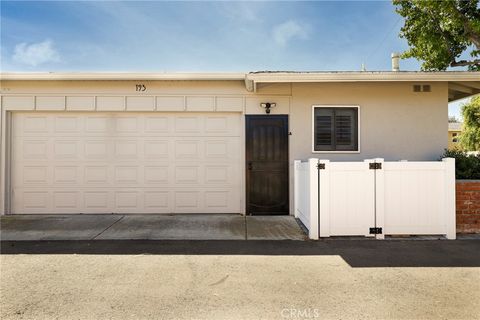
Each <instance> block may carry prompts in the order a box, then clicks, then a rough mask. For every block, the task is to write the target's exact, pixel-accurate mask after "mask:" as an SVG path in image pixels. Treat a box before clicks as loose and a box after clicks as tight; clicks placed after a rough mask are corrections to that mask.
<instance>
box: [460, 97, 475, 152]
mask: <svg viewBox="0 0 480 320" xmlns="http://www.w3.org/2000/svg"><path fill="white" fill-rule="evenodd" d="M462 115H463V127H462V133H461V134H460V145H461V146H462V147H463V148H464V149H465V150H469V151H480V96H476V97H473V98H472V100H471V101H470V102H469V103H466V104H464V105H463V106H462Z"/></svg>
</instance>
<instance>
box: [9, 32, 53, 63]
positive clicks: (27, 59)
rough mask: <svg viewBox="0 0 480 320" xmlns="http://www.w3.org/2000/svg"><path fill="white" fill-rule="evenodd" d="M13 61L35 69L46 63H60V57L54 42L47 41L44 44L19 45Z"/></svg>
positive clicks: (16, 47)
mask: <svg viewBox="0 0 480 320" xmlns="http://www.w3.org/2000/svg"><path fill="white" fill-rule="evenodd" d="M13 60H14V61H17V62H20V63H23V64H27V65H30V66H34V67H35V66H37V65H39V64H43V63H46V62H58V61H60V55H59V54H58V52H57V50H56V49H55V47H54V44H53V41H51V40H48V39H47V40H45V41H43V42H37V43H31V44H28V43H25V42H23V43H19V44H17V45H16V46H15V52H14V54H13Z"/></svg>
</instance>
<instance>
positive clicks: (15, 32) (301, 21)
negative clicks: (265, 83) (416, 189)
mask: <svg viewBox="0 0 480 320" xmlns="http://www.w3.org/2000/svg"><path fill="white" fill-rule="evenodd" d="M402 25H403V20H402V19H400V17H399V15H398V14H396V13H395V10H394V6H393V5H392V4H391V2H389V1H371V2H368V1H322V2H154V1H150V2H138V1H137V2H107V1H83V2H76V1H62V2H46V1H37V2H26V1H2V2H1V51H0V53H1V69H2V71H146V72H169V71H170V72H182V71H255V70H360V68H361V65H362V63H364V64H365V66H366V68H367V70H389V69H390V54H391V52H394V51H399V52H401V51H403V50H405V49H406V48H407V43H406V41H405V40H404V39H400V38H399V37H398V32H399V30H400V27H401V26H402ZM419 66H420V64H419V63H418V62H417V61H415V60H414V59H409V60H402V61H401V69H402V70H418V69H419ZM457 109H458V107H457V108H456V107H452V113H454V114H455V113H457V112H455V111H454V110H457Z"/></svg>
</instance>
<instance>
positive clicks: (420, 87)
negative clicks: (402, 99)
mask: <svg viewBox="0 0 480 320" xmlns="http://www.w3.org/2000/svg"><path fill="white" fill-rule="evenodd" d="M431 91H432V88H431V86H430V85H429V84H414V85H413V92H431Z"/></svg>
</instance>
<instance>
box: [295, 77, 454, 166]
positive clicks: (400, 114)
mask: <svg viewBox="0 0 480 320" xmlns="http://www.w3.org/2000/svg"><path fill="white" fill-rule="evenodd" d="M431 90H432V91H431V92H423V93H416V92H413V90H412V83H320V84H293V85H292V101H291V116H290V124H291V128H290V129H291V131H292V137H291V140H290V141H291V148H292V151H291V152H292V156H293V157H294V158H295V159H302V160H303V159H307V158H309V157H316V158H323V159H330V160H333V161H351V160H363V159H369V158H385V160H402V159H405V160H436V159H438V157H439V156H440V155H441V154H442V153H443V150H444V149H445V148H446V147H447V129H448V124H447V118H448V102H447V101H448V98H447V94H448V88H447V85H446V83H432V84H431ZM322 104H323V105H358V106H360V117H359V118H360V152H359V153H348V154H339V153H312V105H322Z"/></svg>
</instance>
